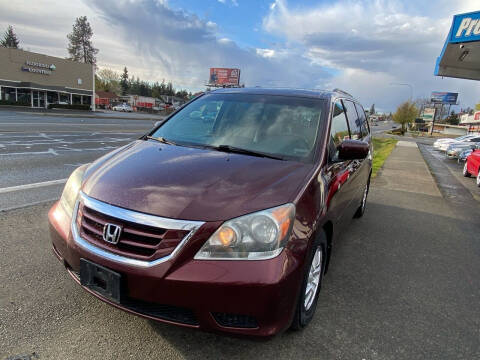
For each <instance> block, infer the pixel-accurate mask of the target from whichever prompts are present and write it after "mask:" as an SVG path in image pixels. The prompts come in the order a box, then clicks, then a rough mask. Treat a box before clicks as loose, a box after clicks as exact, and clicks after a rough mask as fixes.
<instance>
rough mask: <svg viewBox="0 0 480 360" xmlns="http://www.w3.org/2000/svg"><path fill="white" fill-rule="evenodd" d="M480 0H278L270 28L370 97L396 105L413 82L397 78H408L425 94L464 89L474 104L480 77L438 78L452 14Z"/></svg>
mask: <svg viewBox="0 0 480 360" xmlns="http://www.w3.org/2000/svg"><path fill="white" fill-rule="evenodd" d="M477 2H478V1H477V0H475V1H473V0H468V1H464V2H462V4H461V5H460V4H458V3H457V2H451V1H447V0H439V1H437V2H436V3H435V6H434V7H432V6H431V2H430V1H427V0H418V1H416V2H408V3H405V2H403V1H398V0H366V1H363V2H359V1H349V0H340V1H337V2H335V3H334V4H332V3H331V2H325V3H323V4H319V5H316V6H309V7H305V6H303V7H300V6H296V5H295V3H294V2H293V1H290V2H287V1H286V0H276V1H275V2H274V3H272V4H271V6H270V11H269V13H268V15H267V16H266V17H265V18H264V20H263V28H264V30H266V31H267V32H269V33H272V34H274V35H276V36H279V37H281V38H284V39H285V40H286V42H287V44H289V45H290V46H292V44H294V45H295V46H296V47H297V49H298V46H299V45H300V46H302V47H303V52H304V56H305V57H307V58H308V59H310V61H311V63H313V64H317V65H320V66H324V67H328V68H333V69H336V70H337V71H338V72H339V73H338V75H337V76H335V77H334V78H333V79H332V82H331V85H332V86H333V87H336V86H337V85H338V86H339V87H343V88H345V89H346V90H348V89H349V90H351V91H352V93H353V94H354V95H355V94H357V96H358V97H359V98H360V99H361V100H362V101H363V102H364V103H372V102H377V103H379V102H380V103H382V106H383V107H386V108H390V109H393V108H394V107H395V106H396V105H397V104H398V102H399V100H401V99H400V98H403V99H405V98H408V97H409V90H408V88H406V89H398V88H392V87H390V86H389V83H390V82H408V83H411V84H412V85H413V86H414V88H415V94H416V95H417V96H428V95H429V93H430V91H432V90H446V91H456V90H459V91H460V92H461V93H462V94H461V97H460V99H461V101H463V102H464V103H466V104H467V105H471V104H472V103H473V102H475V101H477V100H478V99H479V98H480V92H479V91H478V90H477V89H478V86H475V83H473V82H470V81H466V80H456V79H444V80H442V79H439V78H435V77H434V76H433V69H434V65H435V60H436V57H437V56H438V55H439V54H440V51H441V49H442V46H443V43H444V41H445V38H446V35H447V33H448V31H449V29H450V24H451V21H452V16H453V15H454V14H456V13H461V12H463V11H471V10H475V9H476V8H478V3H477ZM379 89H380V90H379ZM406 95H407V96H406Z"/></svg>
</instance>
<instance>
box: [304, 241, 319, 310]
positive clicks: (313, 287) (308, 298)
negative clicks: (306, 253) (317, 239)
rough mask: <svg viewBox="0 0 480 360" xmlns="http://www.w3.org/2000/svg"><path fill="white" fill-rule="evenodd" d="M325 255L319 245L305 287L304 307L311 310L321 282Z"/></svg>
mask: <svg viewBox="0 0 480 360" xmlns="http://www.w3.org/2000/svg"><path fill="white" fill-rule="evenodd" d="M322 262H323V256H322V249H321V247H320V246H319V247H317V250H316V251H315V255H313V259H312V264H311V265H310V271H309V273H308V280H307V286H306V288H305V297H304V298H305V299H304V303H303V305H304V307H305V310H307V311H308V310H309V309H310V307H311V306H312V304H313V302H314V300H315V295H316V294H317V290H318V285H319V283H320V275H321V271H322V267H323V264H322Z"/></svg>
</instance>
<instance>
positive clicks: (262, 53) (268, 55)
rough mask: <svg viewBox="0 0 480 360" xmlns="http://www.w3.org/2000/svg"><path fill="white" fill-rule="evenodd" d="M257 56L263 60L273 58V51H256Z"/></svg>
mask: <svg viewBox="0 0 480 360" xmlns="http://www.w3.org/2000/svg"><path fill="white" fill-rule="evenodd" d="M256 50H257V55H260V56H262V57H264V58H271V57H274V56H275V50H273V49H256Z"/></svg>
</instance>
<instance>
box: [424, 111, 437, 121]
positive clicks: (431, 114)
mask: <svg viewBox="0 0 480 360" xmlns="http://www.w3.org/2000/svg"><path fill="white" fill-rule="evenodd" d="M434 117H435V108H425V109H423V115H422V119H423V121H433V118H434Z"/></svg>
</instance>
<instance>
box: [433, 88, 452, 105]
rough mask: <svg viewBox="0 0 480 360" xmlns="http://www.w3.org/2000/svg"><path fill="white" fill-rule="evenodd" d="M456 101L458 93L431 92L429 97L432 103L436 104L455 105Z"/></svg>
mask: <svg viewBox="0 0 480 360" xmlns="http://www.w3.org/2000/svg"><path fill="white" fill-rule="evenodd" d="M457 100H458V93H451V92H442V91H433V92H432V96H431V101H432V103H437V104H452V105H453V104H456V103H457Z"/></svg>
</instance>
